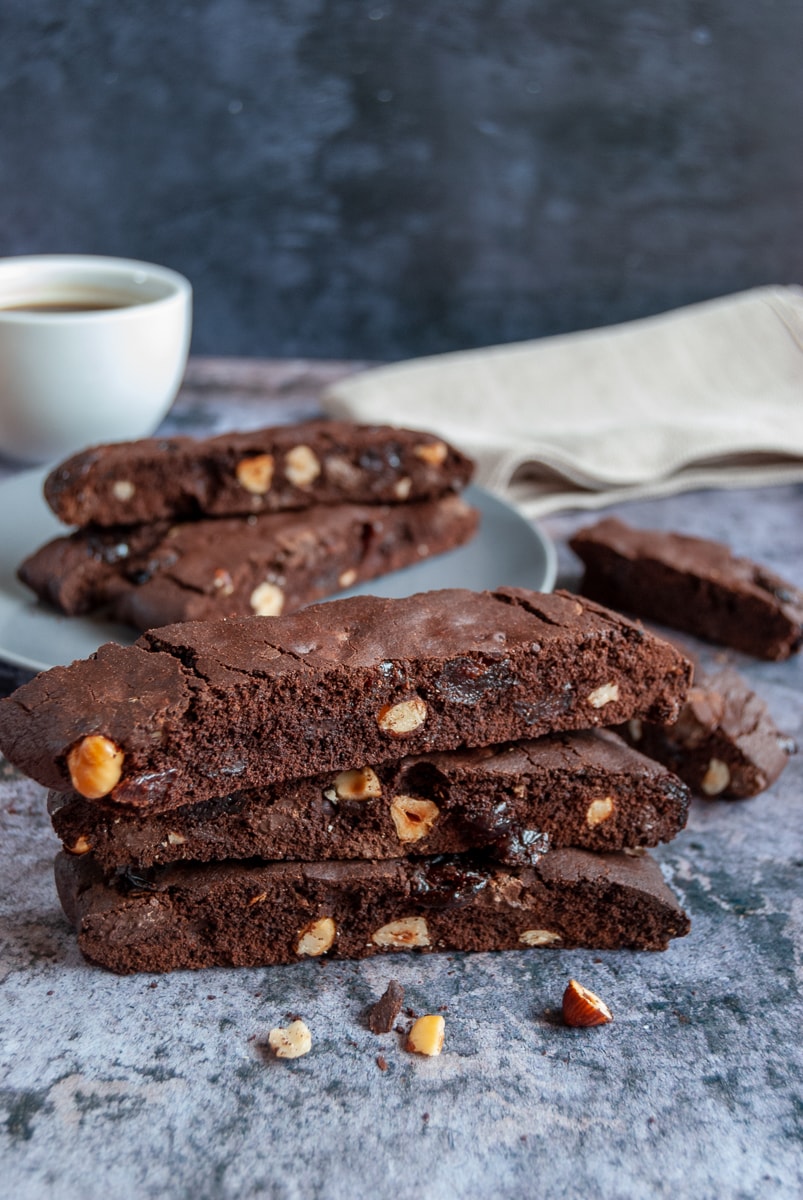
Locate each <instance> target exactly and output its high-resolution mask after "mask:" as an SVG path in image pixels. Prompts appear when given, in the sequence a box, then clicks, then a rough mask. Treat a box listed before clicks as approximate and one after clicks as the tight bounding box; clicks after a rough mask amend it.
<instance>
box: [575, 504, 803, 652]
mask: <svg viewBox="0 0 803 1200" xmlns="http://www.w3.org/2000/svg"><path fill="white" fill-rule="evenodd" d="M569 544H570V545H571V547H572V549H573V550H574V552H575V553H576V554H577V555H579V557H580V558H581V559H582V560H583V562H584V564H585V575H584V577H583V583H582V587H581V590H582V592H583V594H584V595H586V596H590V597H591V598H592V599H594V600H598V601H599V602H600V603H601V604H608V605H610V606H611V608H616V609H622V610H624V611H625V612H629V613H634V614H635V615H636V616H639V617H648V618H650V619H651V620H654V621H658V622H660V623H661V624H663V625H668V626H669V627H670V628H672V629H681V630H685V631H686V632H687V633H691V634H694V635H696V636H697V637H701V638H706V639H708V640H709V641H712V642H716V643H718V644H719V645H723V646H732V647H734V649H736V650H742V651H744V653H746V654H752V655H755V656H756V657H757V658H766V659H784V658H789V656H790V655H792V654H795V653H797V651H798V650H799V649H800V646H801V642H803V592H801V591H800V590H799V589H798V588H796V587H795V586H794V585H793V584H791V583H788V582H787V581H786V580H784V579H781V578H780V577H779V576H778V575H774V574H773V573H772V572H770V571H768V570H766V569H765V568H764V567H761V566H759V565H758V564H757V563H754V562H751V561H750V560H749V559H747V558H737V557H736V556H735V555H734V554H733V553H732V552H731V550H730V549H729V548H728V547H727V546H725V545H723V544H722V543H721V542H712V541H708V540H706V539H704V538H696V537H687V536H684V535H682V534H679V533H663V532H661V531H660V530H653V529H633V528H631V527H630V526H628V525H625V523H624V522H623V521H619V520H617V519H616V518H614V517H608V518H606V519H605V520H604V521H600V522H599V523H598V524H596V525H593V526H590V527H589V528H587V529H581V530H580V531H579V532H578V533H576V534H575V535H574V537H573V538H572V539H571V541H570V543H569Z"/></svg>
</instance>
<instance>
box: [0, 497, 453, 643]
mask: <svg viewBox="0 0 803 1200" xmlns="http://www.w3.org/2000/svg"><path fill="white" fill-rule="evenodd" d="M476 528H477V513H476V511H475V510H474V509H472V508H471V507H470V506H469V505H468V504H466V502H465V501H464V500H463V499H461V497H459V496H456V495H454V494H449V495H447V496H444V497H441V498H439V499H435V500H420V501H416V502H410V503H407V504H392V505H391V504H375V505H367V504H333V505H329V506H326V505H322V506H320V507H317V508H313V509H305V510H302V511H300V512H282V513H271V514H267V515H261V516H252V517H249V518H247V519H243V518H237V517H229V518H227V517H221V518H217V519H210V520H197V521H185V522H183V523H180V524H171V523H170V522H168V521H159V522H154V523H152V524H150V525H137V526H133V527H130V528H128V527H125V526H115V527H112V528H88V529H80V530H78V531H76V532H75V533H73V534H71V535H69V536H67V537H61V538H56V539H55V540H54V541H52V542H48V543H47V545H45V546H43V547H42V548H41V549H40V550H37V551H36V553H35V554H33V555H31V556H30V558H28V559H26V560H25V562H24V563H23V564H22V565H21V567H20V569H19V577H20V579H21V580H22V582H23V583H25V584H26V585H27V586H28V587H29V588H31V589H32V591H34V592H35V593H36V594H37V596H39V597H40V599H42V600H47V601H49V602H50V603H51V604H53V605H54V606H55V607H56V608H57V609H59V611H60V612H63V613H67V614H68V615H71V616H72V615H76V614H79V613H87V612H92V611H94V610H95V609H98V608H101V607H105V608H106V609H107V611H108V614H109V615H110V616H111V617H112V618H114V619H115V620H119V621H123V622H125V623H126V624H129V625H133V626H134V628H135V629H139V630H144V629H152V628H154V627H155V626H158V625H171V624H174V623H176V622H180V621H196V620H206V619H209V618H213V617H217V616H249V615H253V614H255V613H256V614H257V615H259V616H278V615H279V614H280V613H282V612H295V611H296V610H297V609H299V608H301V607H303V606H304V605H305V604H310V603H311V602H312V601H314V600H320V599H321V598H322V597H324V596H328V595H331V594H332V593H333V592H337V591H341V590H343V589H344V588H347V587H351V586H352V585H353V584H355V583H358V582H364V581H366V580H369V579H375V578H376V577H377V576H379V575H385V574H387V573H389V572H390V571H396V570H399V569H400V568H401V567H406V566H410V565H411V564H413V563H417V562H421V561H422V560H423V559H425V558H429V557H430V556H432V555H433V554H442V553H443V552H444V551H446V550H451V549H453V548H454V547H456V546H459V545H462V544H463V543H464V542H466V541H468V539H469V538H471V537H472V536H473V534H474V533H475V531H476Z"/></svg>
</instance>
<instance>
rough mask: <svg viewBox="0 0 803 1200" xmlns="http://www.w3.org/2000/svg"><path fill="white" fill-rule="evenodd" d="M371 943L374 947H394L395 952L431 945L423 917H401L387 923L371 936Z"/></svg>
mask: <svg viewBox="0 0 803 1200" xmlns="http://www.w3.org/2000/svg"><path fill="white" fill-rule="evenodd" d="M371 941H372V942H373V943H374V945H375V946H395V947H396V949H397V950H409V949H410V947H412V946H429V945H431V943H430V940H429V930H428V929H427V923H426V921H425V920H424V918H423V917H402V918H401V919H400V920H398V921H389V922H388V924H387V925H383V926H382V927H381V929H377V930H376V932H375V933H372V934H371Z"/></svg>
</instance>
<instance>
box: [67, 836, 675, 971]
mask: <svg viewBox="0 0 803 1200" xmlns="http://www.w3.org/2000/svg"><path fill="white" fill-rule="evenodd" d="M56 882H57V886H58V891H59V897H60V899H61V902H62V905H63V907H64V910H65V912H66V913H67V915H68V917H69V918H70V920H71V921H72V922H73V924H74V925H75V927H76V930H77V932H78V943H79V945H80V947H81V950H82V951H83V953H84V954H85V955H86V957H87V958H89V959H90V960H92V961H93V962H97V963H100V964H102V965H103V966H105V967H108V968H109V969H111V970H113V971H117V972H119V973H121V974H128V973H130V972H133V971H172V970H177V969H179V968H187V967H189V968H197V967H206V966H232V965H238V966H267V965H272V964H276V963H291V962H297V961H298V960H299V959H301V958H304V957H309V956H312V957H317V956H319V955H322V954H327V955H329V956H330V957H337V958H365V957H367V956H369V955H374V954H387V953H392V952H394V951H396V950H409V949H419V950H514V949H519V950H521V949H524V948H526V947H534V946H553V947H562V948H566V947H573V946H587V947H592V948H594V949H619V948H632V949H639V950H662V949H665V948H666V946H667V944H668V943H669V940H670V939H671V938H673V937H682V936H683V935H684V934H685V933H687V932H688V928H689V922H688V918H687V917H686V915H685V913H684V912H683V911H682V909H681V908H680V907H679V905H678V903H677V901H676V899H675V897H674V896H673V895H672V893H671V892H670V891H669V889H668V888H667V886H666V884H665V883H664V880H663V877H662V875H661V871H660V869H659V867H658V865H657V864H656V863H655V862H653V861H652V860H651V859H650V858H649V857H648V856H646V855H645V856H642V857H631V856H629V855H626V854H610V855H600V854H589V853H587V852H585V851H582V850H554V851H551V852H550V853H549V854H546V855H544V857H543V858H541V859H540V860H539V861H538V862H537V863H536V864H535V865H534V866H528V867H507V866H505V867H502V866H488V865H486V864H483V863H482V862H481V861H480V862H476V863H475V862H472V861H471V860H470V859H466V858H449V857H446V858H436V859H419V860H414V859H409V860H399V859H396V860H388V861H385V862H359V861H357V862H326V863H290V862H283V863H265V864H259V863H224V864H220V865H212V866H209V865H208V866H195V865H191V864H177V865H174V866H170V867H164V868H156V869H153V870H151V871H148V872H145V873H131V872H129V873H122V874H120V875H118V876H115V877H112V878H110V879H105V878H104V877H103V875H102V873H101V871H100V870H99V868H98V866H97V864H95V863H94V862H93V861H92V858H91V855H86V856H83V857H81V858H75V857H71V856H68V855H64V854H62V855H59V857H58V859H57V862H56Z"/></svg>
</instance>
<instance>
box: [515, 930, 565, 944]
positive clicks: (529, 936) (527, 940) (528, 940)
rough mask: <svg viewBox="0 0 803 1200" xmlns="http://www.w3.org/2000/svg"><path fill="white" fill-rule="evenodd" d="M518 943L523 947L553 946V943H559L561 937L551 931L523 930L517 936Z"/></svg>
mask: <svg viewBox="0 0 803 1200" xmlns="http://www.w3.org/2000/svg"><path fill="white" fill-rule="evenodd" d="M519 941H520V942H521V943H522V944H523V945H525V946H554V944H555V942H559V941H561V936H560V934H559V933H553V932H552V930H551V929H525V930H524V933H520V934H519Z"/></svg>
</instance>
